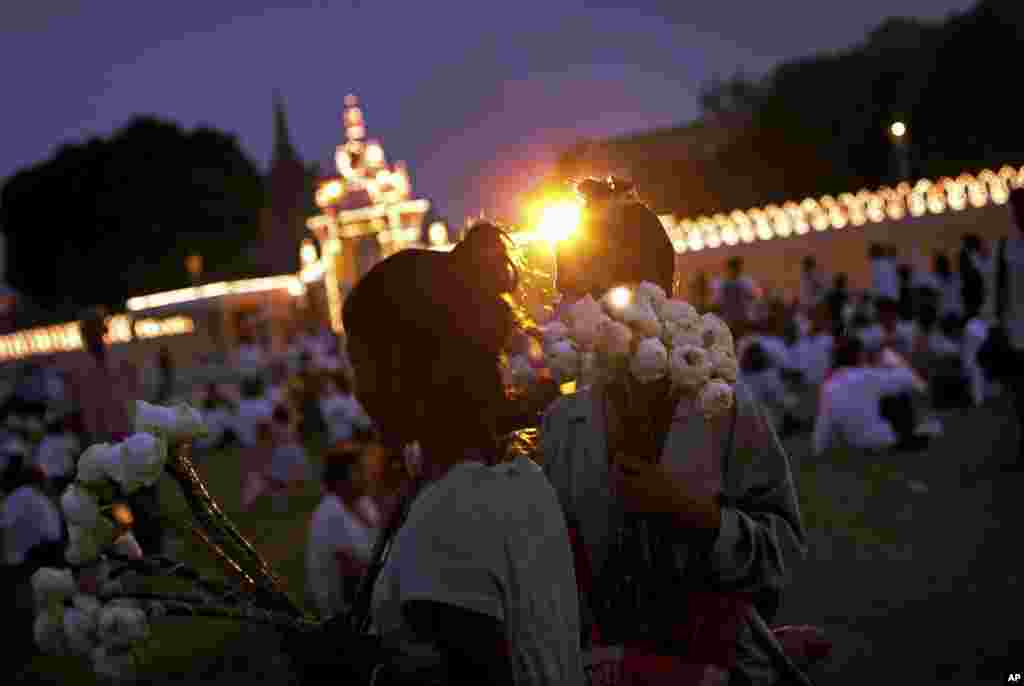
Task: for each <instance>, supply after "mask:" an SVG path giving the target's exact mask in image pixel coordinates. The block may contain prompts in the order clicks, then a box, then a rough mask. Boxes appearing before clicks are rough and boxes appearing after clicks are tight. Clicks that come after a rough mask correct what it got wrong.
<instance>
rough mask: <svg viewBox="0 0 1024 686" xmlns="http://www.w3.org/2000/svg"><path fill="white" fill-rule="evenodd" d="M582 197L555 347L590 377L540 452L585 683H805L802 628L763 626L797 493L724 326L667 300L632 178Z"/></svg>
mask: <svg viewBox="0 0 1024 686" xmlns="http://www.w3.org/2000/svg"><path fill="white" fill-rule="evenodd" d="M578 190H579V191H580V193H581V195H583V196H584V199H585V200H586V207H585V211H584V219H583V223H582V225H581V227H580V230H579V231H578V233H577V235H576V236H575V237H574V239H573V240H572V241H570V242H567V243H565V244H561V245H559V247H558V259H557V267H558V286H559V290H560V291H562V293H563V294H564V295H566V296H567V300H568V301H567V302H565V303H563V307H562V311H563V312H564V313H565V314H564V317H563V318H564V319H565V320H566V321H563V322H555V323H552V324H550V325H548V326H547V327H546V328H545V336H546V337H547V340H546V341H545V344H546V349H547V351H548V352H547V355H548V359H549V361H550V362H551V366H552V367H553V368H554V369H555V370H556V371H558V372H559V373H560V374H561V375H562V376H563V378H568V377H575V378H582V379H583V381H584V383H583V384H581V385H582V387H583V390H582V391H579V392H577V393H575V394H573V395H568V396H564V397H562V398H560V399H559V400H558V401H556V402H555V403H554V404H553V405H552V406H551V407H550V408H549V410H548V412H547V413H546V416H545V419H544V423H543V427H542V435H541V453H542V463H543V464H544V469H545V472H546V473H547V475H548V477H549V479H550V481H551V483H552V485H553V486H554V487H555V489H556V490H557V492H558V495H559V498H560V500H561V502H562V506H563V508H564V510H565V512H566V515H567V520H568V521H569V525H570V532H571V533H572V535H573V540H574V543H575V544H576V551H575V552H576V561H577V575H578V578H579V581H580V586H581V591H582V593H581V597H582V611H583V613H584V618H585V624H586V625H587V626H586V627H585V635H584V640H585V641H589V642H591V643H592V644H593V646H594V648H595V649H594V650H593V651H592V652H590V653H589V655H590V656H591V662H590V668H591V669H592V671H591V679H592V681H595V680H597V678H598V677H597V674H598V673H599V672H601V671H605V675H604V676H603V677H602V678H603V679H607V678H610V679H611V681H612V682H616V683H630V684H640V683H675V684H702V685H709V684H724V683H736V682H739V683H750V684H776V683H780V684H781V683H806V681H805V677H804V676H803V675H802V673H801V671H800V669H799V668H798V667H797V666H796V665H795V664H794V660H793V659H790V657H789V656H788V655H787V650H784V649H783V647H782V646H781V645H780V640H781V639H783V638H784V639H785V641H786V642H789V641H790V637H791V636H794V635H797V636H798V637H799V636H800V634H801V632H796V633H795V634H794V632H792V631H790V632H782V633H773V632H772V631H771V630H769V628H768V626H767V624H766V622H767V621H769V620H770V615H771V613H772V612H773V605H774V604H775V602H776V595H777V594H778V592H779V591H780V590H781V588H782V587H783V585H784V584H785V581H786V578H787V570H786V566H785V563H784V555H783V552H784V548H783V545H784V544H783V541H788V542H790V543H792V544H793V545H794V547H795V548H797V549H798V550H800V551H802V549H803V540H804V533H803V528H802V525H801V522H800V513H799V510H798V507H797V498H796V492H795V488H794V484H793V479H792V476H791V473H790V467H789V460H788V458H787V456H786V453H785V452H784V450H783V448H782V446H781V445H780V444H779V441H778V439H777V438H776V436H775V433H774V432H773V431H772V429H771V427H770V425H769V423H768V422H767V421H766V420H765V416H764V412H763V410H762V409H761V408H760V407H759V405H758V403H757V402H756V401H755V399H754V397H753V396H752V394H751V393H750V391H749V390H748V389H747V388H746V387H745V386H744V385H743V384H742V383H737V379H736V372H737V363H736V359H735V351H734V348H733V340H732V334H731V332H730V331H729V329H728V327H727V326H726V325H725V324H724V322H722V321H721V320H720V319H718V318H717V317H715V316H714V315H704V316H703V317H702V316H700V315H698V313H697V312H696V311H695V310H694V308H693V307H691V306H690V305H689V304H687V303H683V302H681V301H676V300H671V299H669V295H670V294H671V293H672V286H673V277H674V265H675V253H674V250H673V248H672V245H671V243H670V241H669V239H668V236H667V235H666V233H665V230H664V228H663V227H662V225H661V222H660V221H659V219H658V218H657V216H656V215H655V214H654V213H653V212H651V211H650V210H649V209H648V208H647V207H646V206H644V205H643V204H641V203H640V202H639V201H638V200H637V199H636V198H635V196H634V194H633V193H632V189H631V187H630V186H629V184H626V183H623V182H621V181H616V180H609V181H608V182H603V181H596V180H588V181H585V182H584V183H582V184H580V186H579V187H578ZM637 284H639V285H637ZM621 285H629V287H628V288H616V287H619V286H621ZM574 300H575V302H573V301H574ZM579 387H580V385H578V386H577V388H579ZM702 627H703V628H702ZM803 636H804V637H806V633H804V634H803ZM602 646H603V647H602ZM609 646H614V647H615V648H616V650H610V649H608V647H609ZM807 647H808V642H807V641H803V642H800V641H796V642H794V648H793V649H792V650H791V651H789V652H792V653H806V652H807V650H806V648H807ZM602 656H603V657H602ZM801 657H803V655H796V654H794V655H793V658H795V659H797V660H798V661H799V658H801ZM609 673H610V675H611V676H610V677H609ZM733 680H735V681H733Z"/></svg>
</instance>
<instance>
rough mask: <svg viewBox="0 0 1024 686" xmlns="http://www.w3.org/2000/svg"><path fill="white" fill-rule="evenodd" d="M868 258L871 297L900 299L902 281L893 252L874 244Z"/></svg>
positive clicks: (870, 248)
mask: <svg viewBox="0 0 1024 686" xmlns="http://www.w3.org/2000/svg"><path fill="white" fill-rule="evenodd" d="M868 258H869V259H870V261H871V295H872V296H874V297H876V298H892V299H893V300H897V299H899V297H900V280H899V275H898V274H897V271H896V268H897V265H896V260H895V258H894V257H893V256H892V254H891V252H890V251H889V250H886V248H885V246H883V245H881V244H879V243H872V244H871V245H870V246H869V248H868Z"/></svg>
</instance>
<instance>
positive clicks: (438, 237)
mask: <svg viewBox="0 0 1024 686" xmlns="http://www.w3.org/2000/svg"><path fill="white" fill-rule="evenodd" d="M429 238H430V244H431V245H444V244H445V243H447V242H448V229H447V227H445V225H444V223H443V222H434V223H433V224H431V225H430V230H429Z"/></svg>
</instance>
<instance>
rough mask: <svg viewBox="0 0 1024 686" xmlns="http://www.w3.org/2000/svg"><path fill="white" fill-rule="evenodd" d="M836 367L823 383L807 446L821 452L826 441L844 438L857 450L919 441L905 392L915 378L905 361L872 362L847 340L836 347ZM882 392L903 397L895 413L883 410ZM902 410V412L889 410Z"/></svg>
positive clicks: (833, 442) (842, 441) (910, 389)
mask: <svg viewBox="0 0 1024 686" xmlns="http://www.w3.org/2000/svg"><path fill="white" fill-rule="evenodd" d="M835 362H836V364H835V366H836V369H835V371H833V373H832V375H831V376H830V377H829V379H828V380H827V381H826V382H825V385H824V386H823V387H822V392H821V399H820V402H819V407H818V417H817V419H816V420H815V424H814V437H813V440H812V452H813V454H814V455H815V456H821V455H822V454H824V453H825V451H826V450H828V449H829V447H831V446H833V445H836V444H845V445H848V446H850V447H853V448H857V449H861V450H885V449H889V448H893V447H896V446H898V445H900V444H903V445H906V446H907V447H915V448H916V447H920V444H921V442H922V441H921V440H920V439H917V438H916V437H915V436H914V428H915V422H914V416H913V411H912V405H913V404H912V402H911V401H910V395H911V394H912V393H913V392H914V391H915V390H916V388H917V387H918V379H917V378H916V377H915V375H914V373H913V372H912V371H911V370H910V369H908V368H905V367H882V366H871V365H870V364H869V363H868V355H867V354H866V353H865V351H864V348H863V345H862V344H861V342H860V341H858V340H857V339H855V338H852V339H848V340H846V341H845V342H844V343H843V344H842V346H840V348H839V349H838V350H837V351H836V360H835ZM886 398H902V399H905V400H904V402H901V403H898V404H899V406H900V409H899V411H898V413H894V412H886V414H889V415H890V417H889V418H886V417H884V416H883V412H884V411H885V408H884V407H883V401H884V400H885V399H886ZM893 415H902V416H893Z"/></svg>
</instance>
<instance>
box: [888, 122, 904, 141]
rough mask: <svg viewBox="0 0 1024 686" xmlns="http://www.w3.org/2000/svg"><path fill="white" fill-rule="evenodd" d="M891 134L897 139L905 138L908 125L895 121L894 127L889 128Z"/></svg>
mask: <svg viewBox="0 0 1024 686" xmlns="http://www.w3.org/2000/svg"><path fill="white" fill-rule="evenodd" d="M889 133H891V134H892V135H893V136H895V137H896V138H903V137H904V136H906V135H907V125H906V124H904V123H903V122H901V121H894V122H893V123H892V126H890V127H889Z"/></svg>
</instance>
